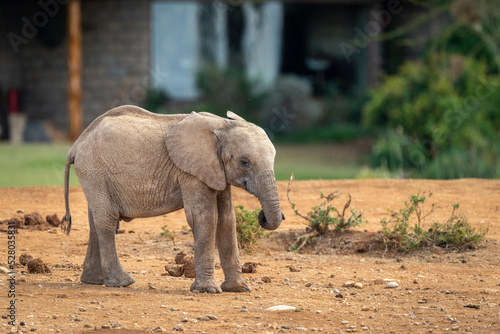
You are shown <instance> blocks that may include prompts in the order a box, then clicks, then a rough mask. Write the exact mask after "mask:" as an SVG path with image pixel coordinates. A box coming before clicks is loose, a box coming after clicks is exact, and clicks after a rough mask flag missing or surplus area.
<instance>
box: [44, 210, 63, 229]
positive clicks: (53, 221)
mask: <svg viewBox="0 0 500 334" xmlns="http://www.w3.org/2000/svg"><path fill="white" fill-rule="evenodd" d="M45 220H46V221H47V223H49V225H50V226H53V227H59V225H61V220H60V219H59V217H57V215H56V214H55V213H54V214H53V215H48V216H47V217H45Z"/></svg>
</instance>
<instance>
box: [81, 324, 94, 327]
mask: <svg viewBox="0 0 500 334" xmlns="http://www.w3.org/2000/svg"><path fill="white" fill-rule="evenodd" d="M83 328H92V325H91V324H85V325H83Z"/></svg>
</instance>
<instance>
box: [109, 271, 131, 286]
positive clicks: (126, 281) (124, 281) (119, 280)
mask: <svg viewBox="0 0 500 334" xmlns="http://www.w3.org/2000/svg"><path fill="white" fill-rule="evenodd" d="M134 282H135V279H134V278H132V277H131V276H130V275H128V274H127V273H125V272H123V273H122V274H120V275H116V276H112V277H110V278H105V279H104V285H105V286H108V287H122V286H129V285H130V284H132V283H134Z"/></svg>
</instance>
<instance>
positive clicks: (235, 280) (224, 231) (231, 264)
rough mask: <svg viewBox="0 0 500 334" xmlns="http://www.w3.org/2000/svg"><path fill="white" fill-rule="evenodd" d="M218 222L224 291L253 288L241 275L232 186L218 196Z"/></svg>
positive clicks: (240, 290)
mask: <svg viewBox="0 0 500 334" xmlns="http://www.w3.org/2000/svg"><path fill="white" fill-rule="evenodd" d="M217 204H218V213H219V215H218V216H219V217H218V224H217V248H218V249H219V257H220V263H221V267H222V270H223V271H224V278H225V280H224V282H223V283H222V285H221V289H222V291H230V292H247V291H251V290H252V289H251V288H250V287H249V286H248V284H247V283H246V282H245V280H244V279H243V277H242V276H241V263H240V255H239V251H238V242H237V239H236V217H235V215H234V206H233V202H232V199H231V188H230V187H228V189H226V190H225V191H224V192H222V193H221V194H220V195H219V196H218V198H217Z"/></svg>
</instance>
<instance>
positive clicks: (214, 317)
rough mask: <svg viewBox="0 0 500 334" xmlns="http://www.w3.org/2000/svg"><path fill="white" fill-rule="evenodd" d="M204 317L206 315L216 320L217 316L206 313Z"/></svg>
mask: <svg viewBox="0 0 500 334" xmlns="http://www.w3.org/2000/svg"><path fill="white" fill-rule="evenodd" d="M205 317H207V318H208V319H210V320H217V319H218V318H217V316H216V315H213V314H206V315H205Z"/></svg>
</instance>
